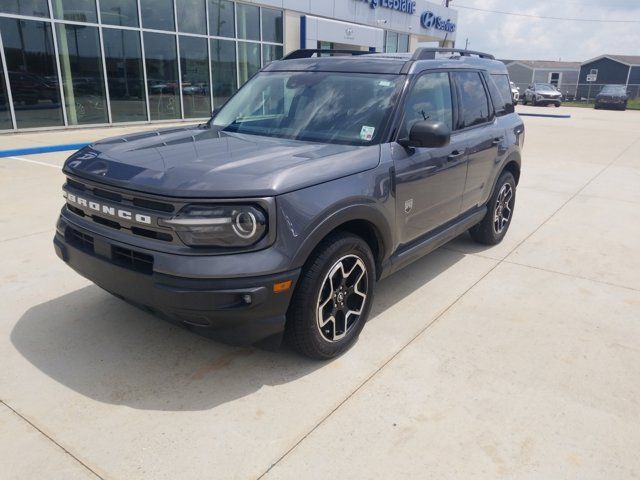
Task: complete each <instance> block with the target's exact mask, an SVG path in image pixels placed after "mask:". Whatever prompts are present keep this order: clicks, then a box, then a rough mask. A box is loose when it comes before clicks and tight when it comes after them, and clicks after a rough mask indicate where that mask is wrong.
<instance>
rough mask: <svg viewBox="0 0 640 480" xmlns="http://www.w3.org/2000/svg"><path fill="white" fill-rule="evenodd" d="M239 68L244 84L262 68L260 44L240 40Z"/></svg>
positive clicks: (241, 81) (241, 83) (241, 80)
mask: <svg viewBox="0 0 640 480" xmlns="http://www.w3.org/2000/svg"><path fill="white" fill-rule="evenodd" d="M238 68H239V69H240V85H243V84H244V83H245V82H246V81H247V80H249V79H250V78H251V77H253V76H254V75H255V74H256V73H257V72H258V70H260V44H258V43H248V42H238Z"/></svg>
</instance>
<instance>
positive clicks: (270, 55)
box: [262, 45, 283, 66]
mask: <svg viewBox="0 0 640 480" xmlns="http://www.w3.org/2000/svg"><path fill="white" fill-rule="evenodd" d="M282 57H283V48H282V45H262V66H265V65H266V64H268V63H270V62H273V61H274V60H280V59H282Z"/></svg>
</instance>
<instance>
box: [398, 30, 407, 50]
mask: <svg viewBox="0 0 640 480" xmlns="http://www.w3.org/2000/svg"><path fill="white" fill-rule="evenodd" d="M408 51H409V35H405V34H402V33H400V34H399V35H398V52H400V53H407V52H408Z"/></svg>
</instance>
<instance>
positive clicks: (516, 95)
mask: <svg viewBox="0 0 640 480" xmlns="http://www.w3.org/2000/svg"><path fill="white" fill-rule="evenodd" d="M509 83H510V84H511V95H512V96H513V103H518V100H520V88H518V87H516V84H515V83H513V82H509Z"/></svg>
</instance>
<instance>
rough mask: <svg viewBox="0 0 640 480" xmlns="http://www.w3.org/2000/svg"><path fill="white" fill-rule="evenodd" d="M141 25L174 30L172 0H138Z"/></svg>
mask: <svg viewBox="0 0 640 480" xmlns="http://www.w3.org/2000/svg"><path fill="white" fill-rule="evenodd" d="M140 12H141V13H142V26H143V27H144V28H153V29H155V30H171V31H174V30H175V29H176V28H175V24H174V21H173V20H174V18H173V0H140Z"/></svg>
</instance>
